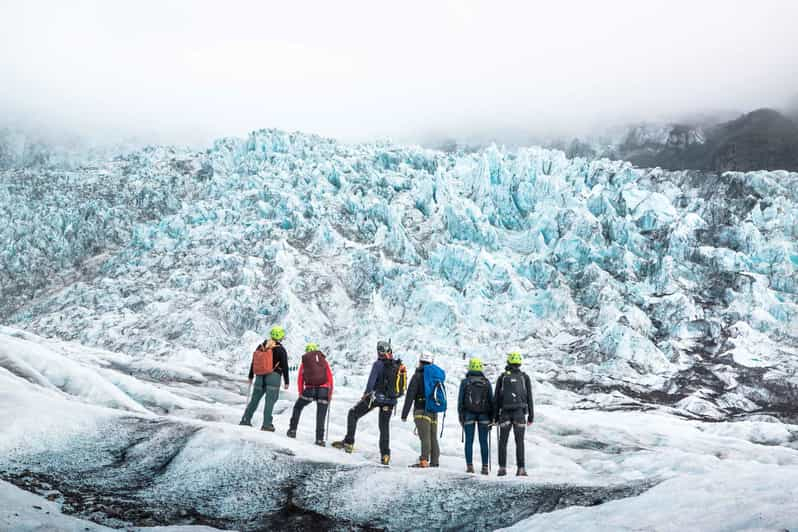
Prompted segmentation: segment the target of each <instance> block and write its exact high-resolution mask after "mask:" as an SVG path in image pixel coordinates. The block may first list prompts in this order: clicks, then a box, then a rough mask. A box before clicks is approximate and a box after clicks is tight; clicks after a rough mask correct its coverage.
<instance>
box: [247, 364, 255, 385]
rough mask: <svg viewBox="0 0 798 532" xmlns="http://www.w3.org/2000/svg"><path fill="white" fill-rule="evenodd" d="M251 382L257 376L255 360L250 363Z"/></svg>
mask: <svg viewBox="0 0 798 532" xmlns="http://www.w3.org/2000/svg"><path fill="white" fill-rule="evenodd" d="M248 378H249V382H252V379H254V378H255V361H254V360H253V361H252V362H250V363H249V377H248Z"/></svg>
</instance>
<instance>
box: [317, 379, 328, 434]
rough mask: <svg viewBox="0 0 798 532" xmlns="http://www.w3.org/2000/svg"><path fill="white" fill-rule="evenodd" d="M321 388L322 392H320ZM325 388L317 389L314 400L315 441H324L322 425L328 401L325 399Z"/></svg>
mask: <svg viewBox="0 0 798 532" xmlns="http://www.w3.org/2000/svg"><path fill="white" fill-rule="evenodd" d="M322 390H323V392H322ZM326 391H327V390H326V388H322V389H321V390H319V393H318V394H317V397H318V399H317V400H316V441H324V425H325V422H326V421H327V410H328V409H329V408H330V403H329V401H328V400H327V393H324V392H326Z"/></svg>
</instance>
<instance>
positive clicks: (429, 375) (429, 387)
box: [424, 364, 446, 412]
mask: <svg viewBox="0 0 798 532" xmlns="http://www.w3.org/2000/svg"><path fill="white" fill-rule="evenodd" d="M424 410H426V411H427V412H446V373H445V372H444V371H443V370H442V369H441V368H439V367H438V366H436V365H435V364H427V365H426V366H424Z"/></svg>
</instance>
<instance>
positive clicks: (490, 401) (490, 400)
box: [488, 381, 496, 412]
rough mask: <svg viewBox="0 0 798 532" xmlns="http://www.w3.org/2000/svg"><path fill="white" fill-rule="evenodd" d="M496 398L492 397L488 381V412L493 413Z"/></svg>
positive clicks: (491, 389)
mask: <svg viewBox="0 0 798 532" xmlns="http://www.w3.org/2000/svg"><path fill="white" fill-rule="evenodd" d="M495 400H496V396H495V395H493V388H492V387H491V385H490V381H488V412H493V405H494V404H495Z"/></svg>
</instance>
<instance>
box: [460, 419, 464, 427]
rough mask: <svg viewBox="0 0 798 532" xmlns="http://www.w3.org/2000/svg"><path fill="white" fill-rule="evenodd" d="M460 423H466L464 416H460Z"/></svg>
mask: <svg viewBox="0 0 798 532" xmlns="http://www.w3.org/2000/svg"><path fill="white" fill-rule="evenodd" d="M460 425H465V418H463V417H461V418H460Z"/></svg>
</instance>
